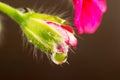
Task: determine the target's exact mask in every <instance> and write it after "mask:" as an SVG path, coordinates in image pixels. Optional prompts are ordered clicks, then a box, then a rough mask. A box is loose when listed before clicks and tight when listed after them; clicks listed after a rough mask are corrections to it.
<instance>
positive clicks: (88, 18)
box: [72, 0, 107, 34]
mask: <svg viewBox="0 0 120 80" xmlns="http://www.w3.org/2000/svg"><path fill="white" fill-rule="evenodd" d="M72 1H73V5H74V8H75V16H74V25H75V27H76V28H77V30H78V33H79V34H83V33H87V34H91V33H94V32H95V31H96V30H97V28H98V26H99V25H100V22H101V19H102V16H103V13H105V12H106V9H107V6H106V0H72Z"/></svg>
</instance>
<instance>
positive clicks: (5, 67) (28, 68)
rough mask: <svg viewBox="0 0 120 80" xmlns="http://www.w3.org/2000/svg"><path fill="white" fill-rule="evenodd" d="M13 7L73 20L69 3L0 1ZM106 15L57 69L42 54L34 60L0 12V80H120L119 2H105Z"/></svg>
mask: <svg viewBox="0 0 120 80" xmlns="http://www.w3.org/2000/svg"><path fill="white" fill-rule="evenodd" d="M0 1H2V2H5V3H7V4H9V5H11V6H13V7H16V8H21V7H29V8H31V9H34V10H36V11H40V12H41V13H48V12H49V11H51V10H52V12H49V13H50V14H55V15H58V16H61V15H60V14H61V13H65V15H62V18H65V19H67V20H68V21H69V22H72V20H73V16H71V15H73V11H74V10H73V8H72V5H71V3H70V0H0ZM107 6H108V9H107V12H106V13H105V15H104V16H103V20H102V23H101V25H100V27H99V29H98V30H97V31H96V33H95V34H93V35H82V36H79V38H78V39H79V43H78V46H77V48H76V49H75V50H74V51H75V54H74V53H72V52H70V55H69V60H68V61H69V64H64V65H62V66H57V65H54V64H53V63H51V62H50V61H49V60H48V58H47V57H46V56H45V55H43V57H42V58H40V59H39V60H37V61H36V60H35V59H34V58H33V55H32V49H31V47H29V46H28V47H27V48H25V50H23V47H22V37H21V35H22V34H21V31H20V27H19V25H18V24H16V23H15V22H14V21H13V20H11V19H10V18H9V17H8V16H6V15H4V14H2V13H0V16H2V22H3V24H2V25H3V26H4V28H3V31H2V35H0V38H1V40H0V80H10V79H11V80H120V9H119V8H120V0H107Z"/></svg>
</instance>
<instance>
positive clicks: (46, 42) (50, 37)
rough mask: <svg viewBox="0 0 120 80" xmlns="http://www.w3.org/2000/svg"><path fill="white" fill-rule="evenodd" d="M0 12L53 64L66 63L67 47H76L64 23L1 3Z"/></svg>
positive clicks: (69, 30) (71, 30) (55, 18)
mask: <svg viewBox="0 0 120 80" xmlns="http://www.w3.org/2000/svg"><path fill="white" fill-rule="evenodd" d="M0 11H1V12H3V13H5V14H7V15H8V16H10V17H11V18H12V19H13V20H15V21H16V22H17V23H18V24H19V25H20V26H21V29H22V31H23V32H24V34H25V35H26V37H27V39H28V40H29V41H30V42H31V43H32V44H33V45H34V46H36V47H37V48H39V49H40V50H41V51H42V52H44V53H46V54H47V55H49V56H51V60H52V61H53V62H54V63H55V64H62V63H65V62H66V61H67V57H68V50H69V46H70V45H71V46H73V47H76V45H77V39H76V38H75V36H74V31H73V29H72V28H71V27H69V26H68V25H66V24H65V23H66V21H65V20H63V19H61V18H59V17H57V16H51V15H47V14H40V13H36V12H34V11H30V10H29V11H28V12H21V11H19V10H17V9H14V8H12V7H10V6H8V5H6V4H4V3H2V2H0Z"/></svg>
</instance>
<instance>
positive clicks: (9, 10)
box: [0, 2, 23, 23]
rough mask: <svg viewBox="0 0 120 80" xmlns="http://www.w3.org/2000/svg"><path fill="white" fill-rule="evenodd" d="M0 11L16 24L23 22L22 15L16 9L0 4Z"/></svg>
mask: <svg viewBox="0 0 120 80" xmlns="http://www.w3.org/2000/svg"><path fill="white" fill-rule="evenodd" d="M0 11H1V12H3V13H5V14H6V15H8V16H10V17H11V18H12V19H13V20H15V21H16V22H18V23H21V22H23V17H22V16H23V14H22V13H20V12H19V11H18V10H17V9H15V8H13V7H11V6H9V5H7V4H5V3H2V2H0Z"/></svg>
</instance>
